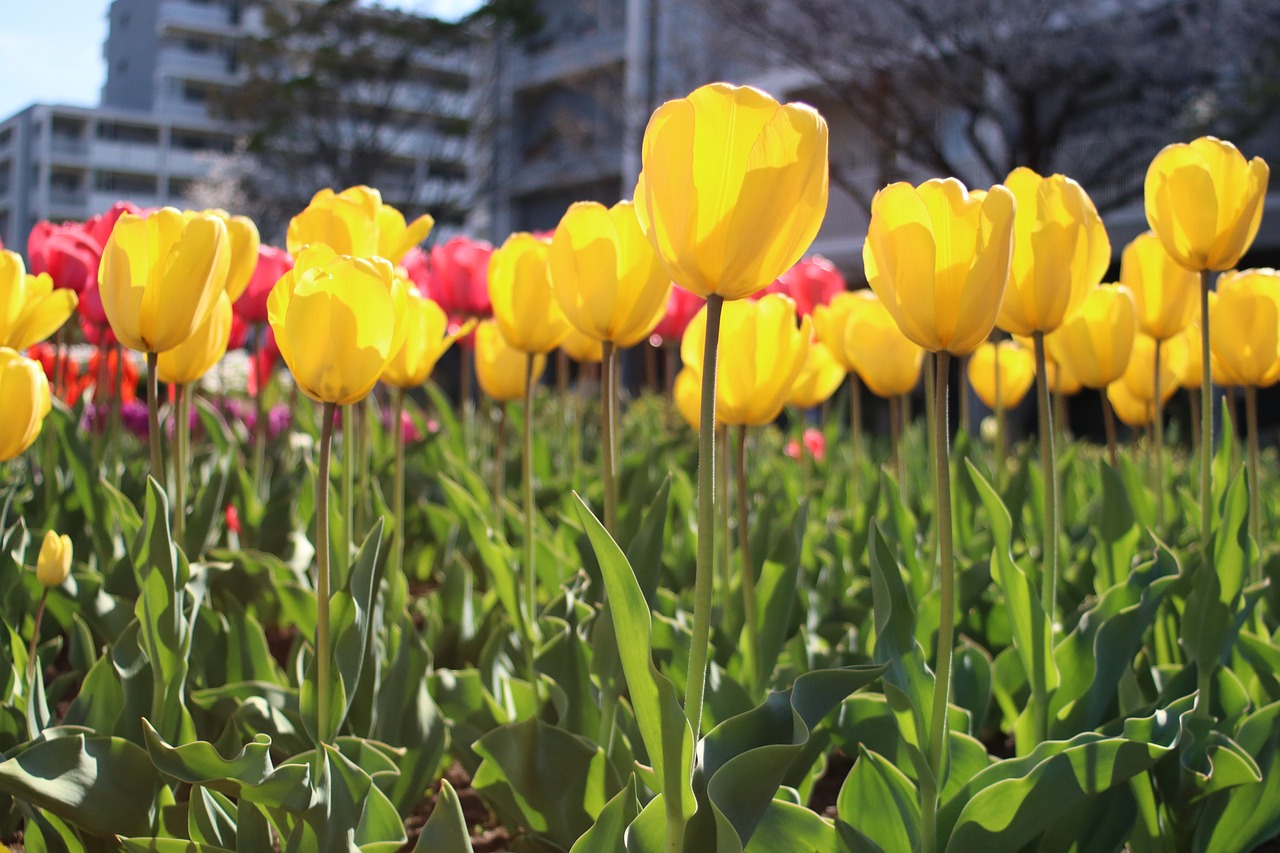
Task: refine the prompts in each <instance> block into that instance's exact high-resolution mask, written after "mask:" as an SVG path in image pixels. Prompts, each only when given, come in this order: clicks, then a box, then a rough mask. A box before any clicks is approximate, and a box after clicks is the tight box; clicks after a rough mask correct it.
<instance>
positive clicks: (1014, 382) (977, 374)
mask: <svg viewBox="0 0 1280 853" xmlns="http://www.w3.org/2000/svg"><path fill="white" fill-rule="evenodd" d="M1035 378H1036V359H1035V356H1034V355H1033V354H1032V353H1031V351H1030V350H1029V349H1027V348H1026V347H1024V346H1022V345H1021V344H1019V343H1017V342H1016V341H1000V342H999V343H998V344H994V343H990V342H988V343H984V344H983V345H982V346H980V347H978V348H977V349H976V350H974V352H973V355H971V356H969V384H970V385H972V386H973V390H974V393H976V394H977V395H978V399H979V400H981V401H982V402H983V403H985V404H986V406H987V408H989V409H995V408H996V406H997V404H1001V405H1003V407H1004V408H1005V409H1012V408H1013V407H1014V406H1017V405H1018V404H1019V403H1021V402H1022V398H1023V397H1025V396H1027V392H1028V391H1029V390H1031V383H1032V382H1034V381H1035ZM997 379H998V380H999V382H998V388H997Z"/></svg>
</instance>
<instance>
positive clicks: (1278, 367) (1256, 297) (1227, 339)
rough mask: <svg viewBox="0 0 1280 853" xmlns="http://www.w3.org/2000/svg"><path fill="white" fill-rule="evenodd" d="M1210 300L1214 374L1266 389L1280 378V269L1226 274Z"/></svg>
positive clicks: (1228, 381) (1234, 383)
mask: <svg viewBox="0 0 1280 853" xmlns="http://www.w3.org/2000/svg"><path fill="white" fill-rule="evenodd" d="M1214 297H1215V298H1214V299H1213V300H1212V301H1211V302H1210V303H1209V325H1210V339H1211V341H1212V345H1213V378H1214V381H1215V382H1218V383H1220V384H1222V385H1230V386H1238V387H1247V386H1251V387H1254V388H1265V387H1267V386H1268V385H1274V384H1275V383H1276V381H1277V380H1280V273H1277V272H1276V271H1275V270H1271V269H1256V270H1242V271H1240V272H1230V273H1226V274H1224V275H1223V276H1222V277H1221V278H1220V279H1219V280H1218V292H1217V293H1216V294H1214Z"/></svg>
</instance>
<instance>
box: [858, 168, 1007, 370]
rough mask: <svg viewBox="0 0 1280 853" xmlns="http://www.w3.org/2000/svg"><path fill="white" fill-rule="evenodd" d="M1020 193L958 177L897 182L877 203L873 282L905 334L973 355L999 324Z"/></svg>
mask: <svg viewBox="0 0 1280 853" xmlns="http://www.w3.org/2000/svg"><path fill="white" fill-rule="evenodd" d="M1013 221H1014V200H1013V193H1011V192H1009V190H1007V189H1006V188H1004V187H1003V186H1000V185H996V186H994V187H992V188H991V190H990V191H989V192H982V191H980V190H977V191H974V192H969V191H967V190H966V189H965V187H964V185H963V184H961V183H960V182H959V181H957V180H956V179H955V178H947V179H946V180H932V181H926V182H925V183H923V184H921V185H920V186H919V187H913V186H911V185H910V184H906V183H897V184H890V185H889V186H887V187H885V188H884V189H882V190H880V191H879V192H877V193H876V195H875V198H873V199H872V201H871V225H870V227H869V228H868V232H867V240H866V242H865V243H864V244H863V248H862V262H863V264H864V266H865V267H866V273H867V280H868V281H869V282H870V283H871V289H872V290H873V291H875V294H876V296H878V297H880V301H881V302H883V303H884V305H885V307H886V308H888V309H889V313H890V314H892V315H893V318H894V319H895V320H897V322H898V327H899V328H900V329H902V332H903V334H905V335H906V336H907V337H908V338H910V339H911V340H912V341H914V342H915V343H916V344H918V345H919V346H921V347H924V348H925V349H926V350H930V351H931V352H948V353H951V354H953V355H967V354H968V353H971V352H973V351H974V350H976V349H977V348H978V347H979V346H980V345H981V344H982V342H983V341H985V340H986V339H987V336H988V335H990V334H991V329H992V327H993V326H994V325H995V321H996V315H997V313H998V312H999V310H1000V304H1001V300H1002V299H1003V297H1004V292H1005V286H1006V284H1007V283H1008V281H1009V258H1010V253H1011V250H1012V246H1013Z"/></svg>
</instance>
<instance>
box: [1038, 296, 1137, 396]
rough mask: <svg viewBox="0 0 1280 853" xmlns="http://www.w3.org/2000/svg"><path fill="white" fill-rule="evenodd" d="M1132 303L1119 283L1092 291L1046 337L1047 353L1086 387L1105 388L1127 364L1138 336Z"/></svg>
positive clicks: (1121, 372) (1122, 372) (1119, 374)
mask: <svg viewBox="0 0 1280 853" xmlns="http://www.w3.org/2000/svg"><path fill="white" fill-rule="evenodd" d="M1133 303H1134V299H1133V295H1132V294H1131V293H1130V292H1129V288H1127V287H1125V286H1124V285H1122V284H1120V285H1113V286H1106V287H1098V288H1094V289H1093V291H1091V292H1090V293H1089V296H1088V297H1087V298H1086V299H1085V301H1084V304H1083V305H1082V306H1081V307H1080V311H1079V312H1078V313H1077V314H1076V315H1075V316H1074V317H1072V318H1071V319H1070V320H1068V321H1067V322H1066V323H1064V324H1063V325H1062V327H1061V328H1059V329H1058V331H1056V332H1054V333H1053V334H1052V335H1049V336H1047V337H1046V338H1045V348H1046V350H1047V352H1048V354H1049V355H1050V356H1051V357H1052V358H1053V360H1054V362H1056V363H1057V364H1063V363H1065V364H1067V365H1068V366H1069V369H1070V370H1071V372H1072V373H1073V374H1075V377H1076V378H1077V379H1078V380H1079V381H1080V384H1082V385H1084V386H1085V387H1088V388H1105V387H1107V386H1108V385H1110V384H1111V383H1112V382H1115V381H1116V380H1117V379H1119V378H1120V377H1121V376H1123V375H1124V371H1125V368H1126V367H1128V365H1129V354H1130V353H1131V352H1132V351H1133V338H1134V335H1136V334H1137V321H1136V320H1135V310H1134V304H1133ZM1055 390H1056V389H1055Z"/></svg>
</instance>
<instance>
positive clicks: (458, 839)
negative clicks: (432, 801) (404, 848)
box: [413, 779, 471, 853]
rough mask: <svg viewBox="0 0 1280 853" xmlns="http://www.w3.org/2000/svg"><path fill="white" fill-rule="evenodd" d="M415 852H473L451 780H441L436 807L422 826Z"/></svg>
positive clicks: (414, 847)
mask: <svg viewBox="0 0 1280 853" xmlns="http://www.w3.org/2000/svg"><path fill="white" fill-rule="evenodd" d="M413 853H471V834H470V833H469V832H468V831H467V820H466V818H465V817H463V814H462V803H460V802H459V801H458V795H457V793H455V792H454V790H453V786H452V785H450V784H449V780H448V779H441V780H440V794H439V796H437V797H436V805H435V808H433V809H432V810H431V815H430V816H429V817H428V818H427V822H426V823H425V824H423V826H422V834H421V835H419V836H418V842H417V843H416V844H414V845H413Z"/></svg>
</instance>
